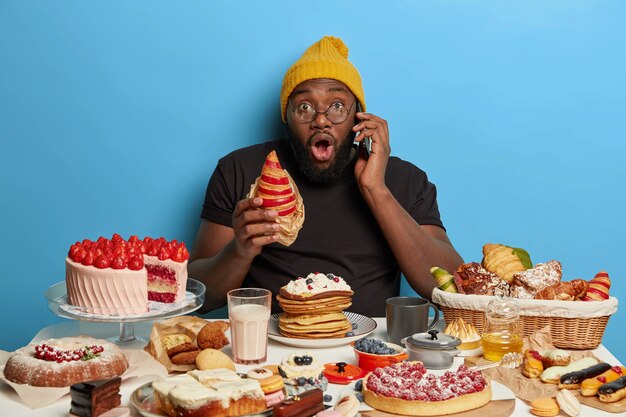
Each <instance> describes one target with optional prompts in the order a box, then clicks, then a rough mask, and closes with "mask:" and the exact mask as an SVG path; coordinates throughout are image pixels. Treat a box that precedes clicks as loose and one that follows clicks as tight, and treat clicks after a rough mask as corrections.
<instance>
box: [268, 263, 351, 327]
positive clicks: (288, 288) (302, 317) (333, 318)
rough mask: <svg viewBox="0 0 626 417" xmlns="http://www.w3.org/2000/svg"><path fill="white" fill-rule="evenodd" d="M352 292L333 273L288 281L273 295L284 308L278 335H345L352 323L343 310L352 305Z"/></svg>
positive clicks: (311, 275)
mask: <svg viewBox="0 0 626 417" xmlns="http://www.w3.org/2000/svg"><path fill="white" fill-rule="evenodd" d="M353 294H354V292H353V291H352V289H351V288H350V286H349V285H348V284H346V282H345V281H344V280H343V278H341V277H337V276H335V275H333V274H327V275H325V274H321V273H314V274H309V275H308V276H307V277H306V278H302V277H299V278H297V279H295V280H293V281H290V282H289V283H288V284H287V285H285V286H283V287H282V288H281V289H280V294H279V295H277V296H276V298H277V300H278V304H279V305H280V307H281V308H282V309H283V311H284V312H283V313H281V314H280V316H279V318H278V327H279V329H280V332H281V334H282V335H283V336H287V337H293V338H298V339H319V338H334V337H344V336H346V333H348V332H350V331H352V324H351V323H350V321H349V320H348V318H347V317H346V316H345V315H344V314H343V311H344V310H345V309H347V308H348V307H350V306H351V305H352V295H353Z"/></svg>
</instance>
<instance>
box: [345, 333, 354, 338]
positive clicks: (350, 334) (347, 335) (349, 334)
mask: <svg viewBox="0 0 626 417" xmlns="http://www.w3.org/2000/svg"><path fill="white" fill-rule="evenodd" d="M350 336H354V332H348V333H346V337H350Z"/></svg>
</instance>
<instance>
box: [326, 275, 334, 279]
mask: <svg viewBox="0 0 626 417" xmlns="http://www.w3.org/2000/svg"><path fill="white" fill-rule="evenodd" d="M326 278H328V279H333V278H335V274H326Z"/></svg>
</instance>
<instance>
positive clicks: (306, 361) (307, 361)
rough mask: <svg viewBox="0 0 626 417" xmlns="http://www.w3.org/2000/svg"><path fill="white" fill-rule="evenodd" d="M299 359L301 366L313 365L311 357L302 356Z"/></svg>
mask: <svg viewBox="0 0 626 417" xmlns="http://www.w3.org/2000/svg"><path fill="white" fill-rule="evenodd" d="M301 359H302V365H310V364H312V363H313V357H312V356H308V355H304V356H303V357H302V358H301Z"/></svg>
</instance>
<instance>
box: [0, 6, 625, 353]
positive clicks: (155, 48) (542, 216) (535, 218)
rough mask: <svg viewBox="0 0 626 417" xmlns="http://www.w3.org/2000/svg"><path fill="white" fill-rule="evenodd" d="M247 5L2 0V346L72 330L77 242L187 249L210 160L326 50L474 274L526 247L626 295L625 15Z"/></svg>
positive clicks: (573, 10) (619, 321) (620, 341)
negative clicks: (339, 61)
mask: <svg viewBox="0 0 626 417" xmlns="http://www.w3.org/2000/svg"><path fill="white" fill-rule="evenodd" d="M240 3H241V2H227V1H213V2H209V1H206V2H200V1H178V2H172V1H139V0H135V1H107V2H89V1H40V2H36V1H6V0H4V1H0V138H1V140H2V146H1V148H0V149H1V150H0V170H1V172H2V175H1V183H0V184H1V195H2V205H1V207H2V208H1V210H2V216H1V217H2V219H1V220H0V222H1V223H0V226H1V227H0V228H1V231H2V238H1V239H0V257H1V260H2V263H1V265H2V268H1V272H0V274H1V275H0V276H1V279H2V282H3V283H4V288H5V291H4V295H3V297H2V303H1V304H0V315H1V317H3V328H4V329H5V330H4V331H3V332H2V335H1V336H0V337H1V338H2V339H1V341H0V348H2V349H5V350H13V349H15V348H17V347H19V346H22V345H24V344H26V343H27V342H28V341H29V340H30V339H31V338H32V337H33V336H34V334H35V333H36V332H37V330H38V329H39V328H41V327H43V326H46V325H49V324H52V323H55V322H59V321H61V320H62V319H60V318H58V317H56V316H54V315H53V314H52V313H51V312H50V311H49V310H48V308H47V305H46V300H45V298H44V295H43V294H44V291H45V290H46V288H48V286H50V285H51V284H54V283H56V282H59V281H62V280H63V279H64V262H63V259H64V257H65V255H66V253H67V250H68V248H69V245H70V244H71V243H73V242H74V241H76V240H81V239H83V238H92V239H95V238H97V237H98V236H100V235H104V236H110V235H111V234H113V233H114V232H117V233H120V234H122V235H123V236H126V237H128V236H129V235H130V234H137V235H140V236H145V235H151V236H154V237H158V236H165V237H166V238H168V239H174V238H176V239H179V240H184V241H186V242H188V244H189V245H191V243H192V242H193V238H194V236H195V231H196V228H197V226H198V224H199V212H200V209H201V204H202V201H203V198H204V191H205V187H206V183H207V180H208V178H209V176H210V175H211V173H212V171H213V168H214V166H215V164H216V162H217V159H218V158H219V157H221V156H223V155H224V154H226V153H228V152H230V151H231V150H234V149H236V148H239V147H241V146H245V145H250V144H254V143H258V142H262V141H265V140H267V139H271V138H274V137H276V135H278V134H280V132H281V123H280V111H279V91H280V86H281V81H282V77H283V75H284V72H285V71H286V69H287V68H288V67H289V66H290V65H291V64H292V63H293V62H294V61H295V60H296V59H297V58H298V57H299V56H300V55H301V54H302V52H303V51H304V50H305V49H306V47H308V46H309V45H310V44H312V43H313V42H315V41H317V40H318V39H320V38H321V37H322V36H323V35H335V36H339V37H341V38H342V39H343V40H344V41H345V42H346V43H347V45H348V47H349V48H350V51H351V55H350V57H351V60H352V62H353V63H354V64H355V65H356V67H357V68H358V69H359V70H360V72H361V74H362V76H363V80H364V87H365V92H366V100H367V105H368V110H369V111H370V112H372V113H375V114H378V115H380V116H382V117H384V118H386V119H387V120H388V122H389V126H390V132H391V144H392V153H393V154H394V155H398V156H401V157H402V158H404V159H406V160H409V161H411V162H413V163H415V164H416V165H418V166H420V167H421V168H423V169H424V170H425V171H426V172H428V173H429V175H430V179H431V180H432V181H433V182H434V183H436V184H437V186H438V191H439V205H440V208H441V213H442V217H443V220H444V223H445V225H446V226H447V228H448V233H449V236H450V238H451V240H452V242H453V243H454V245H455V247H456V248H457V250H458V251H459V253H460V254H461V255H462V256H463V258H464V259H465V261H480V260H481V258H482V254H481V248H482V245H483V244H484V243H487V242H497V243H504V244H508V245H513V246H519V247H523V248H526V249H527V250H528V251H529V252H530V254H531V257H532V259H533V261H534V262H535V263H537V262H545V261H548V260H550V259H557V260H559V261H561V262H562V264H563V268H564V277H563V278H564V279H565V280H570V279H573V278H578V277H580V278H585V279H591V278H592V277H593V276H594V274H595V273H596V272H598V271H600V270H601V269H605V270H607V271H608V272H609V273H610V274H611V277H612V278H613V287H612V289H611V293H612V295H615V296H617V297H618V298H621V299H626V298H625V296H626V285H625V284H624V281H623V279H622V278H623V277H624V275H625V272H626V268H625V266H624V262H623V259H624V254H623V252H624V241H625V240H624V236H623V235H624V232H625V231H626V222H625V220H624V215H623V213H624V205H625V204H626V200H625V192H624V185H623V183H624V180H626V168H625V167H624V155H625V154H626V127H625V123H624V122H625V119H626V118H625V114H626V58H625V57H626V54H625V53H624V45H625V44H626V25H624V22H625V21H626V5H625V3H624V2H619V1H614V2H609V1H572V0H568V1H543V0H542V1H523V2H495V1H494V2H483V1H472V2H468V1H460V0H459V1H404V2H400V1H389V2H380V1H360V2H358V3H357V2H354V3H352V2H339V1H323V0H316V1H315V2H308V3H306V2H305V3H302V2H298V3H296V2H293V1H280V2H279V1H276V2H271V3H269V2H254V3H253V2H249V4H246V6H245V7H244V6H242V5H241V4H240ZM383 3H384V6H383ZM405 290H406V288H405ZM625 324H626V310H625V309H623V308H622V309H620V310H618V312H617V313H616V314H615V315H613V316H612V318H611V320H610V321H609V325H608V328H607V332H606V334H605V337H604V343H605V344H606V346H607V347H608V348H609V349H610V350H611V351H612V352H613V353H614V354H615V355H616V356H617V357H618V358H619V359H620V360H621V361H622V362H626V354H625V353H624V352H626V341H625V339H624V338H623V337H620V332H621V331H620V329H622V328H623V327H624V325H625Z"/></svg>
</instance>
